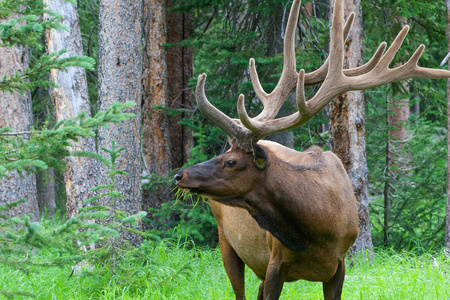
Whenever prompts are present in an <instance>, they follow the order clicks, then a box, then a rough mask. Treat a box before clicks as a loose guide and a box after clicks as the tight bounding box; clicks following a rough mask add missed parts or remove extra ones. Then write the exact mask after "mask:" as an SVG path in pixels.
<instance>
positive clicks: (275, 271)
mask: <svg viewBox="0 0 450 300" xmlns="http://www.w3.org/2000/svg"><path fill="white" fill-rule="evenodd" d="M283 274H284V273H283V270H282V268H281V266H280V264H279V263H270V262H269V267H268V268H267V273H266V279H265V280H264V298H263V299H264V300H277V299H279V298H280V295H281V290H282V289H283V284H284V279H285V278H284V276H283Z"/></svg>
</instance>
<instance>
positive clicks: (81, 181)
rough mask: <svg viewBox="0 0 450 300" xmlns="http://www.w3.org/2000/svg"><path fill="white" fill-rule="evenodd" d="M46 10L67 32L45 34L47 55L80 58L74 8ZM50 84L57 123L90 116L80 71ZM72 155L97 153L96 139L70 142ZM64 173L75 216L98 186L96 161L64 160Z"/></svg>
mask: <svg viewBox="0 0 450 300" xmlns="http://www.w3.org/2000/svg"><path fill="white" fill-rule="evenodd" d="M44 4H46V5H47V7H48V9H49V10H51V11H53V12H56V13H58V14H60V15H61V16H62V19H61V21H62V22H63V24H64V25H66V26H68V27H69V28H70V32H67V31H64V30H54V29H52V30H48V31H47V32H46V42H47V50H48V52H49V53H52V52H54V51H60V50H62V49H66V50H67V52H66V53H65V54H64V56H65V57H67V56H71V55H83V47H82V45H83V44H82V41H81V33H80V24H79V19H78V11H77V8H76V6H75V5H73V4H72V3H69V2H66V1H64V0H44ZM51 80H52V81H53V82H54V83H55V84H56V85H58V88H51V89H50V95H51V96H52V98H53V100H54V104H55V112H56V120H57V121H61V120H64V119H68V118H73V117H76V116H77V115H78V114H79V113H80V112H81V111H82V110H84V111H86V113H87V115H88V116H89V117H90V116H91V110H90V102H89V95H88V88H87V79H86V71H85V69H84V68H80V67H68V68H67V71H58V70H52V71H51ZM71 151H90V152H96V148H95V139H94V138H88V139H81V140H80V141H79V142H73V147H72V148H71ZM65 161H66V162H67V170H66V171H65V172H64V182H65V187H66V195H67V202H66V207H67V217H69V218H70V217H73V216H76V215H77V214H78V210H77V208H78V207H83V206H84V205H83V201H85V200H86V199H88V198H90V197H92V196H94V195H95V194H94V192H91V191H89V189H90V188H92V187H94V186H96V185H97V176H98V174H99V164H98V161H97V160H95V159H91V158H85V157H76V156H70V157H67V158H66V159H65Z"/></svg>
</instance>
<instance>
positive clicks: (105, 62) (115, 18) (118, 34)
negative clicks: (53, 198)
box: [98, 0, 142, 245]
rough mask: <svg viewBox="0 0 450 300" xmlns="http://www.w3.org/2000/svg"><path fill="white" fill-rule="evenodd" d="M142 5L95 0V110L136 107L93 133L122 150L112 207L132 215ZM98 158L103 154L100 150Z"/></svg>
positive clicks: (136, 195) (133, 0)
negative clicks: (116, 198)
mask: <svg viewBox="0 0 450 300" xmlns="http://www.w3.org/2000/svg"><path fill="white" fill-rule="evenodd" d="M141 20H142V2H141V1H137V0H123V1H105V0H100V1H99V46H98V77H99V78H98V79H99V80H98V87H99V90H98V105H99V110H104V109H106V108H107V107H109V106H110V105H111V104H112V103H113V102H127V101H133V102H136V106H135V107H132V108H129V109H127V112H130V113H134V114H136V117H135V118H132V119H127V120H126V121H124V122H122V123H121V124H111V125H110V126H109V128H107V129H105V128H101V129H99V132H98V148H99V149H101V147H104V148H106V149H111V144H112V141H113V140H115V144H116V148H120V147H124V149H123V150H122V151H121V152H120V154H121V156H120V157H119V158H118V160H117V168H119V169H122V170H124V171H125V172H127V173H128V176H125V175H118V176H117V177H116V188H117V189H118V191H119V192H121V193H122V194H124V196H125V198H124V199H121V200H120V202H119V201H117V202H116V208H117V209H121V210H123V211H126V212H129V213H130V214H135V213H137V212H139V211H140V210H141V207H142V201H141V178H140V176H141V132H140V127H141V122H140V117H141V116H140V115H141V114H140V109H141V98H142V82H141V79H142V45H141V38H142V30H141ZM99 152H100V154H102V155H105V154H107V153H106V152H105V151H99ZM99 177H100V179H99V181H100V184H110V181H109V179H108V178H107V170H106V169H105V168H103V169H102V170H101V172H100V176H99ZM122 237H123V238H125V239H127V240H129V241H130V242H131V243H132V244H133V245H137V244H139V243H140V238H139V237H138V236H136V235H133V234H131V233H130V232H122Z"/></svg>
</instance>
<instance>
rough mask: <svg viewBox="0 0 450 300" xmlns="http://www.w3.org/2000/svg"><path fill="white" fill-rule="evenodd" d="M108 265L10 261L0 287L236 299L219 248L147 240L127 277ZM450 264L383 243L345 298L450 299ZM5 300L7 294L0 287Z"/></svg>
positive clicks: (305, 288)
mask: <svg viewBox="0 0 450 300" xmlns="http://www.w3.org/2000/svg"><path fill="white" fill-rule="evenodd" d="M107 268H108V267H105V266H104V267H102V266H100V265H97V266H95V269H94V271H93V272H88V271H86V272H83V273H82V274H81V275H73V276H71V277H70V274H71V268H70V267H63V268H59V267H52V268H41V269H40V270H39V272H32V273H30V274H28V275H27V274H25V273H23V272H21V271H17V270H15V271H13V270H10V269H4V268H3V269H0V291H2V292H13V291H23V292H26V293H29V294H32V295H33V296H34V297H35V298H36V299H83V300H84V299H158V300H159V299H188V300H189V299H234V295H233V292H232V288H231V285H230V283H229V281H228V279H227V277H226V274H225V271H224V269H223V266H222V261H221V257H220V252H219V250H218V249H216V250H201V249H195V248H194V249H192V247H189V246H188V245H187V244H178V245H169V244H168V243H167V242H163V243H160V244H157V245H152V244H150V243H147V244H145V245H144V246H143V247H141V248H140V251H139V253H136V252H135V253H133V255H129V256H128V258H126V259H124V260H121V261H120V262H119V266H118V270H121V271H120V276H111V273H108V272H107ZM449 271H450V261H446V260H445V259H444V256H443V254H430V253H424V254H420V255H417V254H414V253H409V252H408V253H396V252H394V251H385V250H380V251H378V252H377V254H375V256H374V257H373V260H372V262H371V263H370V262H368V261H367V260H364V259H363V258H359V259H355V261H354V265H353V267H347V275H346V281H345V283H344V292H343V299H386V300H393V299H401V300H404V299H450V279H449ZM108 274H109V275H108ZM69 277H70V278H69ZM259 283H260V281H259V280H258V279H257V278H256V276H255V275H253V274H252V272H251V270H249V269H248V268H247V270H246V286H247V293H246V296H247V298H248V299H256V296H257V292H258V286H259ZM10 298H11V299H27V298H29V297H27V296H24V295H16V296H13V297H10ZM0 299H7V298H6V297H5V296H4V295H2V294H0ZM30 299H31V298H30ZM281 299H311V300H312V299H314V300H317V299H323V298H322V285H321V283H314V282H313V283H312V282H306V281H297V282H293V283H286V284H285V285H284V289H283V293H282V297H281Z"/></svg>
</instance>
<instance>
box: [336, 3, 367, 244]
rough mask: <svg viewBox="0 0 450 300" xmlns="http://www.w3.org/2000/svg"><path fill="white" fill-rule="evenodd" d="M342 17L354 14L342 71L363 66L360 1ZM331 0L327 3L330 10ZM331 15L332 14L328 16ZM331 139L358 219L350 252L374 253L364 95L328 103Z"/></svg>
mask: <svg viewBox="0 0 450 300" xmlns="http://www.w3.org/2000/svg"><path fill="white" fill-rule="evenodd" d="M345 4H346V5H345V15H346V16H348V15H349V14H350V12H355V13H356V18H355V21H354V23H353V27H352V29H351V31H350V35H349V40H350V42H346V43H345V61H344V69H347V68H355V67H357V66H359V65H362V40H363V35H364V33H363V28H362V14H361V7H360V1H359V0H356V1H350V0H346V1H345ZM333 5H334V0H331V1H330V7H331V9H332V7H333ZM330 15H331V14H330ZM330 106H331V108H330V111H331V113H330V131H331V132H330V136H331V145H332V149H333V152H334V153H336V154H337V155H338V156H339V158H340V159H341V160H342V163H343V164H344V166H345V169H346V170H347V173H348V175H349V176H350V180H351V182H352V185H353V191H354V193H355V197H356V203H357V206H358V216H359V234H358V237H357V239H356V241H355V243H354V244H353V246H352V247H351V249H350V251H351V253H356V252H359V251H365V250H367V251H369V252H373V244H372V235H371V232H370V218H369V200H368V180H369V171H368V169H367V159H366V141H365V124H364V123H365V119H364V118H365V117H364V92H363V91H353V92H346V93H343V94H342V95H340V96H338V97H337V98H335V99H334V100H333V101H332V102H331V104H330Z"/></svg>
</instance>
